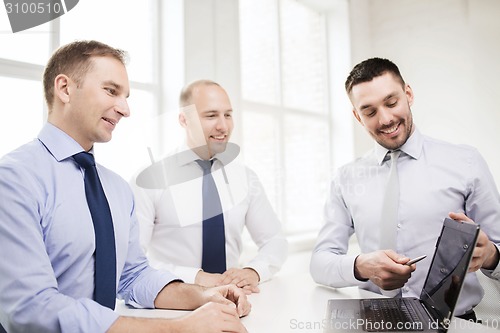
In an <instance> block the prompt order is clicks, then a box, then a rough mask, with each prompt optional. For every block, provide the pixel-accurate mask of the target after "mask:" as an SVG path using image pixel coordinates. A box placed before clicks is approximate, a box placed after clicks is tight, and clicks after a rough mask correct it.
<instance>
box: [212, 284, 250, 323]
mask: <svg viewBox="0 0 500 333" xmlns="http://www.w3.org/2000/svg"><path fill="white" fill-rule="evenodd" d="M204 296H205V298H206V301H207V302H215V303H220V304H226V305H231V304H232V306H235V307H236V310H237V312H238V315H239V316H240V317H243V316H246V315H248V314H249V313H250V309H251V308H252V306H251V304H250V303H249V302H248V300H247V296H246V295H245V293H244V292H243V290H242V289H241V288H238V287H236V286H235V285H232V284H229V285H225V286H220V287H214V288H209V289H206V290H205V291H204Z"/></svg>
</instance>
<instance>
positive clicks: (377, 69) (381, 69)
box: [345, 58, 405, 94]
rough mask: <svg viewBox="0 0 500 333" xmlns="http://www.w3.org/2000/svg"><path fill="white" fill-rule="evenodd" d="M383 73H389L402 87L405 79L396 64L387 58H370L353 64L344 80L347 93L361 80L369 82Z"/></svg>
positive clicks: (361, 81)
mask: <svg viewBox="0 0 500 333" xmlns="http://www.w3.org/2000/svg"><path fill="white" fill-rule="evenodd" d="M385 73H391V74H392V75H393V76H394V77H395V78H396V79H398V80H399V81H400V82H401V85H402V86H403V87H404V85H405V81H404V80H403V77H402V76H401V73H400V72H399V68H398V66H396V64H394V63H393V62H392V61H390V60H388V59H383V58H370V59H367V60H365V61H362V62H360V63H359V64H357V65H356V66H354V68H353V69H352V70H351V73H349V76H348V77H347V80H346V81H345V90H346V91H347V93H348V94H350V93H351V91H352V88H353V87H354V86H355V85H357V84H360V83H363V82H369V81H371V80H373V79H374V78H376V77H378V76H381V75H383V74H385Z"/></svg>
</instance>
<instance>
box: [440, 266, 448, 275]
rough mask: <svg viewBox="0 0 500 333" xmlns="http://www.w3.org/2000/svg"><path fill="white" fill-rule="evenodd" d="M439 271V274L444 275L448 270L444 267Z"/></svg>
mask: <svg viewBox="0 0 500 333" xmlns="http://www.w3.org/2000/svg"><path fill="white" fill-rule="evenodd" d="M439 271H440V272H441V273H443V274H446V273H447V272H448V270H447V269H446V268H444V267H443V268H441V269H440V270H439Z"/></svg>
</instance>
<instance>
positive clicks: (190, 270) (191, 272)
mask: <svg viewBox="0 0 500 333" xmlns="http://www.w3.org/2000/svg"><path fill="white" fill-rule="evenodd" d="M201 270H202V269H201V268H196V267H185V266H176V267H175V268H174V274H175V275H177V276H178V277H179V278H181V279H182V281H184V282H185V283H191V284H194V281H195V279H196V275H197V274H198V272H199V271H201Z"/></svg>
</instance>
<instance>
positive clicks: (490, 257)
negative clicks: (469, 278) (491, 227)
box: [448, 212, 499, 272]
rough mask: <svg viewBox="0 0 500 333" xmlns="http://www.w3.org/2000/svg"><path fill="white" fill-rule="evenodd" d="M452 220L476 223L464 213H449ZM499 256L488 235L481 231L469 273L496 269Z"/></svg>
mask: <svg viewBox="0 0 500 333" xmlns="http://www.w3.org/2000/svg"><path fill="white" fill-rule="evenodd" d="M448 215H449V216H450V218H451V219H454V220H457V221H466V222H469V223H474V221H473V220H471V219H470V218H469V217H467V216H466V215H465V214H464V213H453V212H452V213H449V214H448ZM498 260H499V254H498V250H497V247H496V246H495V244H493V243H492V242H491V241H490V239H489V238H488V235H486V233H485V232H484V231H482V230H479V237H478V239H477V243H476V247H475V248H474V252H473V253H472V260H471V262H470V265H469V272H475V271H477V270H478V269H480V268H484V269H495V267H497V265H498Z"/></svg>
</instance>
